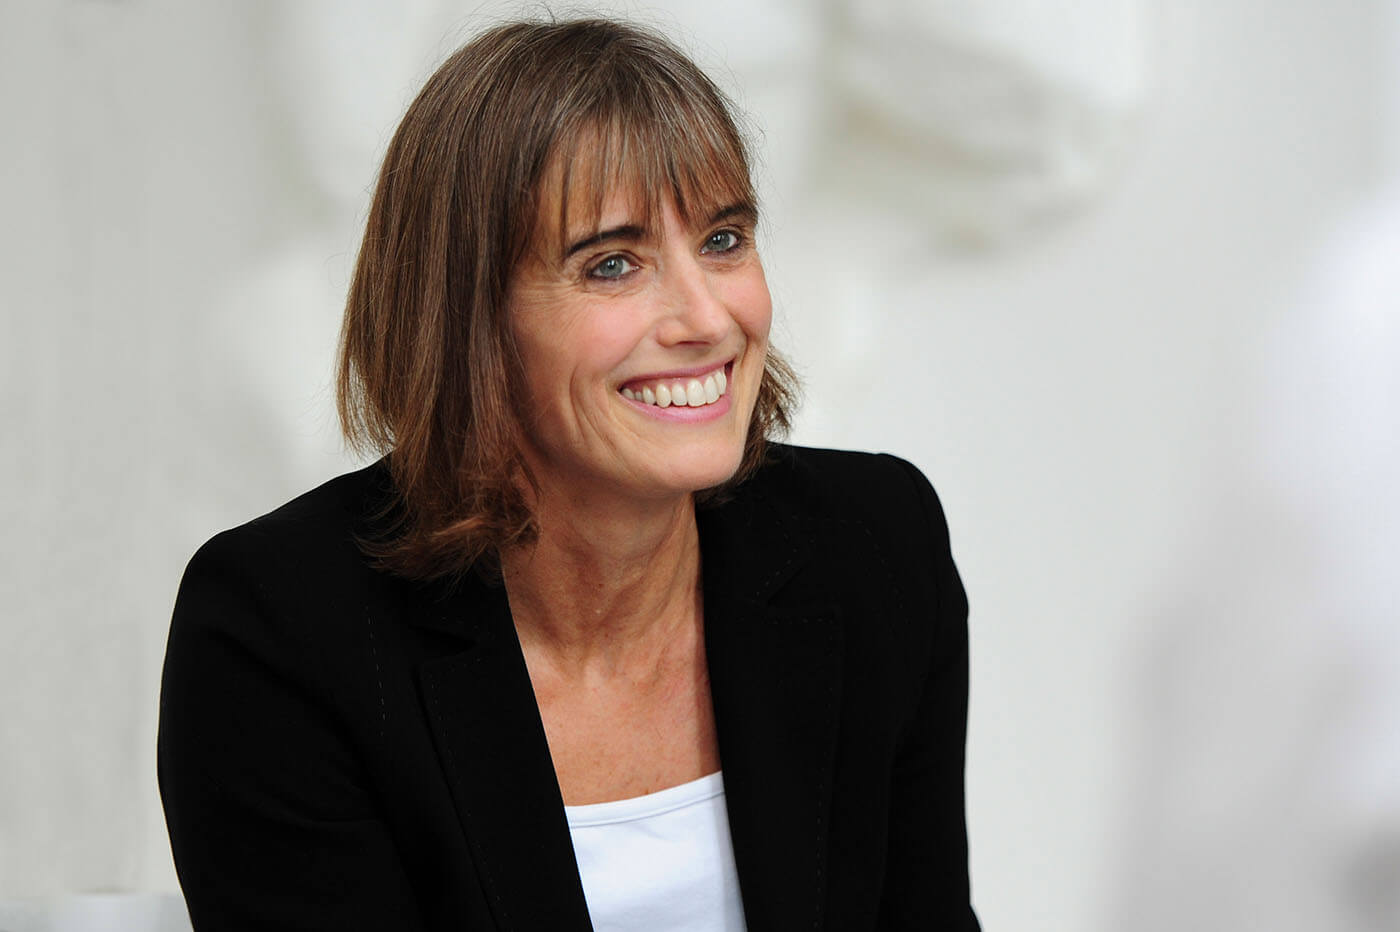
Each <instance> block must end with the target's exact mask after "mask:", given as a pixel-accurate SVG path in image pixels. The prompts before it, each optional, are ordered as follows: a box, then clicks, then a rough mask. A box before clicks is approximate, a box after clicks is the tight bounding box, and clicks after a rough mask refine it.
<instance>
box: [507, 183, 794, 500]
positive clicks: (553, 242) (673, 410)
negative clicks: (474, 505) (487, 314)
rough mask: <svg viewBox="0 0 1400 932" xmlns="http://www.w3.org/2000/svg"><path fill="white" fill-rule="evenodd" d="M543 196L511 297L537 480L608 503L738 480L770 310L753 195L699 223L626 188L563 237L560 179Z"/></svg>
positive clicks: (719, 207)
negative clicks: (650, 205) (650, 213)
mask: <svg viewBox="0 0 1400 932" xmlns="http://www.w3.org/2000/svg"><path fill="white" fill-rule="evenodd" d="M542 201H543V203H542V204H541V213H540V217H541V218H542V219H541V223H540V224H539V234H538V236H537V244H536V245H537V247H538V248H536V249H535V250H533V251H532V253H531V254H530V255H529V257H528V258H527V259H526V261H525V262H524V263H523V264H522V266H521V267H520V268H519V269H517V270H516V271H515V273H514V277H513V280H512V283H511V293H510V302H511V303H510V313H511V320H512V325H513V327H514V332H515V338H516V342H517V345H518V347H519V351H520V356H521V360H522V362H523V370H524V382H525V386H526V394H527V397H526V398H525V399H523V402H524V403H523V404H522V405H521V411H522V417H523V421H524V433H525V438H526V444H525V447H526V449H525V451H524V452H525V456H526V460H527V462H528V463H529V465H530V466H531V468H532V469H533V470H534V473H535V476H536V478H537V479H538V480H539V481H540V483H541V485H542V486H544V487H545V488H546V489H549V488H554V489H557V490H559V491H563V492H564V493H565V494H567V495H569V496H571V497H578V496H587V497H589V498H593V499H598V500H601V499H604V498H607V497H617V496H622V497H629V498H633V499H655V498H667V497H674V496H676V495H680V494H689V493H691V492H694V491H697V490H699V489H704V488H708V487H710V486H714V485H718V484H720V483H722V482H724V481H726V480H727V479H729V478H730V477H731V476H732V475H733V474H734V473H735V471H736V470H737V469H738V467H739V463H740V461H741V459H742V457H743V453H744V442H745V438H746V437H747V434H748V426H749V419H750V417H751V416H752V413H753V409H754V402H755V400H756V399H757V397H758V387H759V382H760V380H761V379H762V376H763V367H764V357H765V354H766V352H767V349H768V327H769V322H770V319H771V316H772V301H771V299H770V297H769V294H768V285H767V282H766V281H765V280H764V277H763V266H762V264H761V263H760V262H759V258H758V252H757V250H756V248H755V246H754V223H755V220H756V218H755V215H754V209H753V207H752V205H748V204H716V205H713V208H712V209H707V210H704V211H696V213H697V214H701V215H703V216H702V217H699V218H697V220H696V221H695V222H694V223H692V224H687V223H685V222H684V221H683V220H682V219H681V218H680V216H679V214H678V212H677V210H676V208H675V205H674V204H673V203H670V202H669V201H668V202H666V203H665V204H664V206H663V209H662V210H660V211H659V212H658V213H657V215H656V216H654V217H653V218H652V219H651V222H650V224H648V223H646V221H645V211H644V210H643V209H642V208H643V202H642V200H641V199H640V198H638V197H636V196H634V194H633V192H629V191H625V190H619V191H613V192H611V193H609V194H608V195H607V196H606V197H605V198H604V200H603V203H602V211H601V214H600V215H599V218H598V223H597V225H596V227H595V226H594V225H593V224H592V223H591V222H588V223H586V224H585V225H582V226H575V225H574V223H575V221H576V220H578V219H579V218H575V217H570V219H569V221H568V226H567V228H566V229H565V231H564V233H565V235H564V236H562V237H561V236H560V235H559V233H560V231H559V230H558V229H557V227H556V226H555V224H557V223H558V220H557V218H558V217H559V216H560V211H559V201H558V195H557V190H556V194H555V196H554V197H548V196H546V197H544V198H542ZM551 219H553V223H551V222H550V220H551ZM587 219H588V220H589V221H591V220H592V217H591V216H590V217H588V218H587ZM561 242H562V243H563V244H564V246H563V248H562V249H561V248H559V247H558V246H557V244H559V243H561ZM561 253H562V254H561Z"/></svg>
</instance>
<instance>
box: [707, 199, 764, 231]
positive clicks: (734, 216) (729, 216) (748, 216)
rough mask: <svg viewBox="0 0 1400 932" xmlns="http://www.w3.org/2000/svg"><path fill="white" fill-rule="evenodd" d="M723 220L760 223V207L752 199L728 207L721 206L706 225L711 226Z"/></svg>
mask: <svg viewBox="0 0 1400 932" xmlns="http://www.w3.org/2000/svg"><path fill="white" fill-rule="evenodd" d="M721 220H738V221H740V222H741V223H748V224H756V223H758V208H757V207H755V206H754V205H753V203H752V202H750V201H740V202H739V203H737V204H730V205H729V206H728V207H721V208H720V209H719V210H717V211H715V212H714V213H713V214H711V215H710V222H709V224H706V225H707V226H711V225H713V224H716V223H719V222H720V221H721Z"/></svg>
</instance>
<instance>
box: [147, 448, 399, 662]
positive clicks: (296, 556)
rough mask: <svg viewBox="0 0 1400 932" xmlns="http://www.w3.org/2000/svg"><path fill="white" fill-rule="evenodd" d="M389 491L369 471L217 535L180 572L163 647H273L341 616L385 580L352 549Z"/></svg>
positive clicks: (380, 476)
mask: <svg viewBox="0 0 1400 932" xmlns="http://www.w3.org/2000/svg"><path fill="white" fill-rule="evenodd" d="M388 489H389V485H388V475H387V470H385V469H384V467H383V466H381V465H380V464H378V463H376V464H374V465H372V466H368V467H365V468H364V469H360V470H356V471H355V472H351V473H347V474H345V475H342V476H339V477H336V478H334V479H331V480H330V481H328V482H326V483H323V484H322V485H320V486H318V487H316V488H315V489H312V490H311V491H309V492H306V493H304V494H302V495H299V496H297V497H296V498H294V499H292V500H291V501H289V502H287V503H286V504H284V505H282V506H281V507H279V508H276V509H274V510H273V511H270V512H268V513H267V514H265V515H262V516H261V517H258V518H255V519H253V520H251V521H249V522H247V523H245V524H242V525H239V526H238V527H234V528H231V529H229V530H226V531H223V532H221V533H219V534H216V535H215V536H214V537H212V538H211V539H210V540H209V541H207V542H206V543H205V544H204V545H203V546H202V547H200V548H199V549H198V551H196V552H195V554H194V556H193V557H192V558H191V559H190V561H189V564H188V565H187V566H186V568H185V572H184V575H183V577H182V579H181V582H180V589H179V593H178V595H177V597H176V602H175V611H174V617H173V619H172V623H171V640H170V645H169V647H170V648H171V649H174V648H176V647H177V646H179V645H181V644H183V643H185V641H186V639H187V638H188V637H190V636H193V635H194V634H195V633H196V632H204V633H206V634H208V633H213V632H219V633H220V634H221V636H222V635H231V636H233V637H234V638H235V639H236V640H238V641H240V642H243V641H246V640H248V639H250V638H266V639H279V640H280V639H285V638H288V637H293V633H292V629H293V628H304V627H305V626H307V625H314V624H315V623H317V620H318V619H334V618H337V617H342V616H344V615H345V612H344V611H340V610H338V609H341V608H345V607H346V606H350V605H353V604H355V602H356V601H357V600H363V599H364V598H365V597H366V594H367V593H368V592H369V591H370V590H371V589H373V588H374V587H376V586H378V585H380V584H381V581H382V579H383V578H384V577H385V574H384V573H382V572H381V571H379V570H377V569H376V568H375V567H374V566H373V564H372V562H371V561H370V560H369V558H368V557H366V555H365V553H364V552H363V550H362V548H361V544H360V542H361V540H362V539H363V538H364V537H365V536H366V535H368V534H371V533H372V532H373V529H374V522H375V520H376V517H377V516H380V515H382V514H383V512H384V506H385V504H386V503H387V502H388V501H389V500H390V499H389V495H388ZM342 603H343V604H342ZM293 621H295V622H296V624H291V622H293ZM306 633H307V632H305V631H303V632H302V634H303V635H304V634H306Z"/></svg>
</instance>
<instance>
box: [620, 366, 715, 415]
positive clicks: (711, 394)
mask: <svg viewBox="0 0 1400 932" xmlns="http://www.w3.org/2000/svg"><path fill="white" fill-rule="evenodd" d="M728 390H729V379H728V377H727V376H726V375H725V374H724V366H720V367H719V368H718V369H715V370H714V371H713V372H708V373H703V374H699V375H694V376H690V377H688V378H660V379H654V380H646V381H643V380H638V381H636V382H629V383H628V384H627V385H625V386H623V388H622V396H623V397H624V398H628V399H630V400H632V401H640V402H641V403H642V404H648V405H655V406H656V407H658V408H669V407H671V406H673V405H674V406H675V407H677V408H687V407H688V408H703V407H705V406H706V405H712V404H714V403H715V402H717V401H719V400H720V399H721V398H723V397H724V394H725V392H726V391H728Z"/></svg>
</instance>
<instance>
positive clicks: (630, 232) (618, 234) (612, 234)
mask: <svg viewBox="0 0 1400 932" xmlns="http://www.w3.org/2000/svg"><path fill="white" fill-rule="evenodd" d="M644 233H646V230H644V229H642V228H641V227H640V226H638V225H637V224H635V223H626V224H623V225H622V226H620V227H609V228H608V229H606V230H599V231H598V232H597V233H594V234H593V235H591V236H585V237H584V238H583V239H581V240H578V241H577V242H575V243H574V244H573V245H572V246H570V247H569V248H568V250H566V251H565V253H564V258H565V259H567V258H569V257H570V256H572V255H573V254H574V253H576V252H578V251H579V250H580V249H587V248H588V247H589V246H597V245H598V244H599V243H606V242H608V241H609V240H615V239H641V238H642V235H643V234H644Z"/></svg>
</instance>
